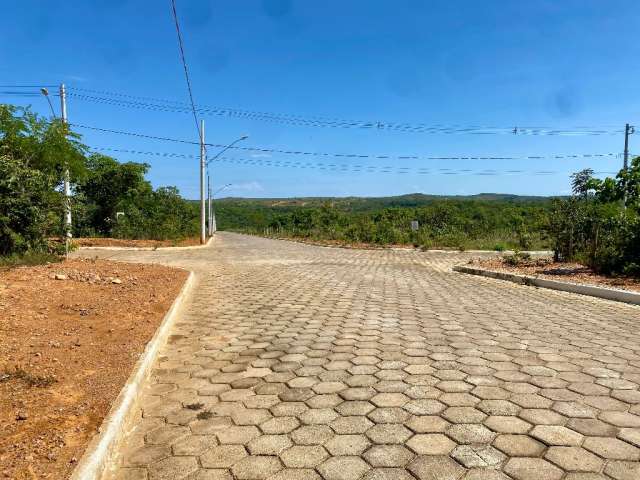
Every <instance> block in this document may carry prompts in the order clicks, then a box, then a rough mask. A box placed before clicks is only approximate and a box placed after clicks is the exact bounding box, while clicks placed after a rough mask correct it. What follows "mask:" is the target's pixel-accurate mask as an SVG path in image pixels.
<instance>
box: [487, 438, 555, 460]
mask: <svg viewBox="0 0 640 480" xmlns="http://www.w3.org/2000/svg"><path fill="white" fill-rule="evenodd" d="M493 446H494V447H496V448H497V449H498V450H501V451H502V452H504V453H505V454H507V455H508V456H509V457H538V456H540V455H541V454H542V452H544V450H545V448H546V446H545V445H544V444H542V443H540V442H538V441H537V440H534V439H533V438H531V437H530V436H528V435H498V436H497V437H496V439H495V440H494V441H493Z"/></svg>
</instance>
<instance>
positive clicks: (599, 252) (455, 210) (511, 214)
mask: <svg viewBox="0 0 640 480" xmlns="http://www.w3.org/2000/svg"><path fill="white" fill-rule="evenodd" d="M81 140H82V139H81V137H80V135H78V134H77V133H74V132H72V131H69V130H68V129H67V128H66V127H65V126H64V125H62V123H61V122H59V121H57V120H52V121H51V120H47V119H44V118H41V117H39V116H37V115H35V114H34V113H32V112H31V111H30V110H29V109H21V108H17V107H13V106H10V105H0V267H1V266H3V265H4V266H11V265H15V264H18V263H21V262H22V263H38V262H42V261H49V259H51V258H55V256H56V255H59V254H60V253H61V250H62V247H63V244H62V243H61V242H60V241H59V240H56V241H54V239H59V238H60V237H61V236H62V234H63V225H62V212H63V201H64V198H63V195H62V191H61V190H62V188H61V187H62V180H63V175H64V171H65V169H67V168H68V169H69V172H70V177H71V184H72V191H73V201H72V211H73V232H72V234H73V236H74V237H110V238H118V239H145V240H158V241H166V240H171V241H174V242H177V241H179V240H181V239H184V238H186V237H192V236H195V235H197V232H198V221H199V220H198V208H199V205H198V203H197V202H194V201H188V200H185V199H183V198H182V197H181V196H180V193H179V192H178V190H177V189H176V188H175V187H159V188H156V189H154V188H153V187H152V185H151V183H150V182H149V181H148V180H147V179H146V175H147V173H148V172H149V165H147V164H144V163H135V162H125V163H121V162H118V161H117V160H116V159H115V158H112V157H109V156H106V155H102V154H98V153H92V152H90V151H89V149H88V147H86V146H85V145H84V144H83V143H82V141H81ZM572 182H573V195H572V196H570V197H564V198H555V199H552V198H547V197H522V196H517V195H496V194H482V195H476V196H471V197H437V196H428V195H421V194H412V195H404V196H400V197H387V198H341V199H336V198H303V199H268V200H263V199H224V200H218V201H216V214H217V224H218V227H219V228H220V230H230V231H238V232H243V233H250V234H256V235H266V236H274V237H281V238H292V239H300V240H304V241H314V242H324V243H332V244H350V245H359V246H364V245H377V246H389V245H407V246H414V247H418V248H423V249H427V248H451V249H458V250H467V249H488V250H496V251H504V250H515V251H516V252H519V251H525V250H541V249H551V250H553V251H554V256H555V260H556V261H564V262H579V263H581V264H583V265H586V266H588V267H590V268H592V269H593V270H594V271H596V272H599V273H604V274H609V275H634V276H639V275H640V217H639V211H640V158H635V159H633V160H632V161H631V164H630V168H629V169H628V170H627V171H620V173H618V175H617V176H616V177H615V178H606V179H604V180H601V179H597V178H595V177H594V176H593V171H592V170H584V171H581V172H578V173H576V174H574V175H573V176H572ZM412 222H417V229H412ZM522 258H523V257H522V256H519V254H516V256H514V257H510V260H508V261H511V262H517V261H520V260H521V259H522Z"/></svg>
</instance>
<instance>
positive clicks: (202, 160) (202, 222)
mask: <svg viewBox="0 0 640 480" xmlns="http://www.w3.org/2000/svg"><path fill="white" fill-rule="evenodd" d="M205 159H206V153H205V148H204V120H200V244H201V245H204V244H205V243H206V241H207V230H206V204H205V193H204V169H205Z"/></svg>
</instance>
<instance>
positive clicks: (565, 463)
mask: <svg viewBox="0 0 640 480" xmlns="http://www.w3.org/2000/svg"><path fill="white" fill-rule="evenodd" d="M544 458H545V459H547V460H549V461H550V462H551V463H554V464H556V465H557V466H558V467H560V468H562V469H564V470H566V471H568V472H599V471H600V470H602V466H603V461H602V460H601V459H600V458H598V457H597V456H595V455H593V454H592V453H590V452H588V451H587V450H585V449H584V448H581V447H549V450H547V453H545V455H544Z"/></svg>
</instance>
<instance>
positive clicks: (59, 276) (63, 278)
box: [54, 273, 67, 280]
mask: <svg viewBox="0 0 640 480" xmlns="http://www.w3.org/2000/svg"><path fill="white" fill-rule="evenodd" d="M54 278H55V279H56V280H66V279H67V276H66V275H63V274H62V273H56V275H55V277H54Z"/></svg>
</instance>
